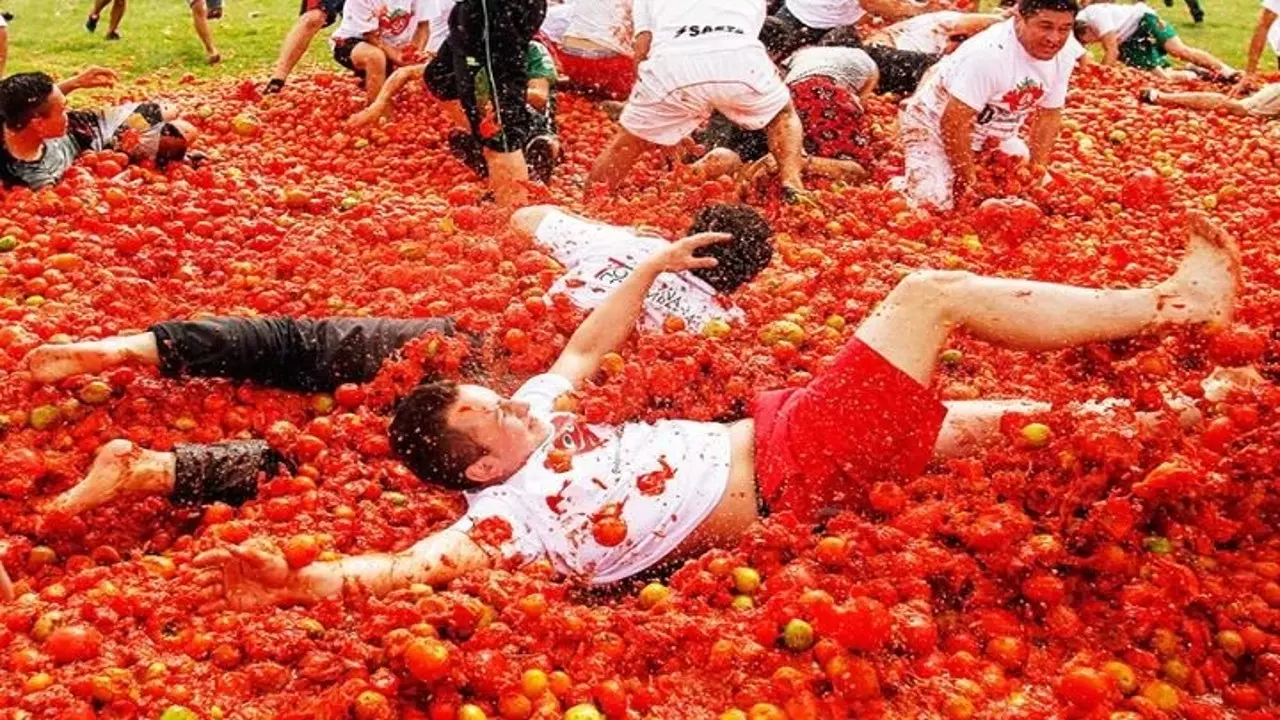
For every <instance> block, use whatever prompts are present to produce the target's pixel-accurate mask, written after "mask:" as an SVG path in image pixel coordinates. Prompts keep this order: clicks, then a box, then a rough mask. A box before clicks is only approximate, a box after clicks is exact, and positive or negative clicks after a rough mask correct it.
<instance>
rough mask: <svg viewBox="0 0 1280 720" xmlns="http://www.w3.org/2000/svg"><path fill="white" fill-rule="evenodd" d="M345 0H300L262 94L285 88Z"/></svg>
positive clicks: (335, 20)
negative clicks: (295, 15)
mask: <svg viewBox="0 0 1280 720" xmlns="http://www.w3.org/2000/svg"><path fill="white" fill-rule="evenodd" d="M344 1H345V0H302V7H301V8H300V9H299V10H298V19H297V21H295V22H294V23H293V27H291V28H289V34H288V35H285V36H284V44H283V45H281V46H280V56H279V57H278V58H276V65H275V68H274V69H273V70H272V71H271V79H270V80H268V81H267V86H266V87H265V88H263V92H264V93H266V94H267V95H274V94H276V93H278V92H280V91H281V90H283V89H284V83H285V80H288V79H289V73H291V72H293V68H294V67H295V66H297V64H298V61H299V60H301V59H302V56H303V55H306V54H307V48H309V47H311V41H312V40H314V39H315V37H316V35H318V34H319V33H320V31H321V30H323V29H324V28H327V27H329V26H330V25H333V24H334V23H335V22H337V21H338V17H339V16H341V15H342V6H343V3H344ZM119 2H124V0H119Z"/></svg>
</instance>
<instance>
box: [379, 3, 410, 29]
mask: <svg viewBox="0 0 1280 720" xmlns="http://www.w3.org/2000/svg"><path fill="white" fill-rule="evenodd" d="M411 20H413V13H411V12H409V11H408V10H401V9H398V8H397V9H395V10H388V9H387V7H386V6H385V5H384V6H382V9H381V10H379V11H378V30H379V31H380V32H382V33H383V34H384V35H392V36H395V35H400V34H401V33H403V32H404V31H405V30H408V29H409V22H410V21H411Z"/></svg>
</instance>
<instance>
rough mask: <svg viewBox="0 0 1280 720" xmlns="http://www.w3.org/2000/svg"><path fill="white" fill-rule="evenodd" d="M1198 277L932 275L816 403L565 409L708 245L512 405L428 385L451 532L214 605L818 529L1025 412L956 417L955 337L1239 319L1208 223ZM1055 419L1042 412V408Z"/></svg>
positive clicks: (1080, 336) (1004, 337)
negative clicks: (1123, 279) (741, 415)
mask: <svg viewBox="0 0 1280 720" xmlns="http://www.w3.org/2000/svg"><path fill="white" fill-rule="evenodd" d="M1189 235H1190V240H1189V242H1188V246H1187V252H1186V255H1185V257H1184V258H1183V260H1182V262H1181V264H1180V265H1179V267H1178V268H1177V270H1176V271H1175V272H1174V274H1173V275H1172V276H1170V277H1169V278H1167V279H1166V280H1165V281H1164V282H1162V283H1160V284H1158V285H1156V286H1155V287H1151V288H1146V289H1132V290H1101V289H1094V288H1084V287H1073V286H1066V285H1054V284H1048V283H1040V282H1032V281H1025V280H1007V279H1003V278H995V277H980V276H976V275H973V274H970V273H966V272H955V271H934V270H924V271H917V272H915V273H912V274H911V275H908V276H907V277H906V278H904V279H903V280H902V281H901V282H900V283H899V284H898V286H897V287H896V288H895V289H894V290H893V291H892V292H891V293H890V294H889V296H888V297H887V298H886V299H885V300H884V302H882V303H881V304H880V306H879V307H878V308H876V309H875V310H874V311H873V312H872V314H871V315H870V316H869V317H868V318H867V319H866V320H865V321H864V322H863V323H862V325H861V326H860V327H859V328H858V329H857V331H856V332H855V333H854V336H853V337H852V338H851V339H850V340H849V342H848V344H847V345H846V346H845V348H844V350H842V351H841V352H840V353H839V354H838V355H837V356H836V357H835V358H833V360H832V362H831V364H830V366H829V368H828V369H827V370H826V371H825V372H824V373H822V374H821V375H820V376H818V377H816V378H815V379H814V380H813V381H812V382H811V383H810V384H809V385H808V386H806V387H803V388H788V389H784V390H778V391H772V392H765V393H762V394H761V395H759V396H758V398H757V400H756V403H755V407H754V412H753V415H752V417H751V418H748V419H743V420H739V421H737V422H733V423H729V424H721V423H711V422H692V421H687V420H678V419H673V420H664V421H659V422H656V423H652V424H650V423H641V422H632V423H627V424H624V425H618V426H614V425H603V424H587V423H584V422H582V421H581V419H579V418H576V417H575V416H574V415H573V414H571V413H564V412H557V411H556V410H555V408H556V400H557V398H558V397H559V396H561V395H562V394H564V393H568V392H571V391H573V390H574V389H575V388H577V387H579V386H580V385H581V384H582V382H583V381H584V380H585V379H587V378H589V377H591V376H592V375H593V374H594V373H595V372H596V370H597V368H599V367H600V364H601V362H602V359H603V358H604V356H605V355H606V354H608V353H611V352H614V351H615V350H617V349H618V347H619V346H620V345H621V344H622V343H623V342H624V341H625V340H626V338H627V336H628V335H629V334H630V332H631V327H632V325H633V324H634V323H635V321H636V319H637V318H638V317H639V316H640V314H641V312H642V309H643V301H644V298H645V296H646V295H647V293H648V291H649V289H650V287H651V286H652V284H653V282H654V281H655V280H656V279H657V278H658V277H659V276H660V275H662V274H663V273H665V272H684V271H688V270H693V269H709V268H712V267H714V265H715V260H714V259H713V258H709V257H703V256H701V255H700V253H699V251H700V250H702V249H703V248H706V247H709V246H711V245H713V244H715V243H717V242H722V241H724V240H725V239H727V238H726V236H724V235H718V234H714V233H708V234H700V235H694V236H690V237H687V238H684V239H683V240H680V241H679V242H676V243H672V244H671V245H668V246H666V247H665V248H664V249H663V250H661V251H660V252H657V253H655V254H653V255H651V256H649V257H648V258H647V259H646V260H645V261H644V262H643V263H642V264H641V265H640V266H639V267H637V268H636V270H635V272H633V273H632V274H631V276H630V277H628V278H627V280H626V281H625V282H623V283H622V284H620V285H619V286H618V287H617V288H615V289H614V291H613V292H612V293H611V294H610V296H609V299H608V300H607V301H606V302H605V303H604V304H602V305H601V306H600V307H599V308H597V309H596V311H595V312H594V313H592V314H591V315H590V316H588V317H587V319H586V320H585V321H584V322H583V323H582V325H581V326H580V327H579V328H578V330H577V331H576V332H575V333H574V335H573V336H572V338H571V339H570V340H569V343H568V345H567V346H566V348H565V350H564V352H563V353H562V354H561V355H560V357H559V359H558V360H556V362H555V364H553V365H552V366H551V368H550V369H549V370H548V372H547V373H545V374H542V375H538V376H536V377H534V378H532V379H531V380H529V381H527V382H526V383H525V384H524V385H523V386H522V387H521V388H520V389H519V390H517V391H516V393H515V394H514V395H512V396H511V397H509V398H507V397H503V396H501V395H499V394H498V393H496V392H494V391H493V390H490V389H488V388H485V387H481V386H478V385H459V384H455V383H452V382H436V383H432V384H427V385H421V386H419V387H418V388H416V389H415V390H414V391H413V392H412V393H411V394H410V395H408V396H407V397H406V398H405V399H404V400H403V401H402V402H401V403H400V405H399V407H398V409H397V411H396V413H395V416H394V417H393V419H392V421H391V425H390V436H391V437H390V439H391V446H392V449H393V451H394V452H395V454H396V455H397V456H398V457H399V458H400V459H401V460H402V461H403V462H404V463H405V464H406V465H407V466H408V467H409V469H410V470H412V471H413V472H414V473H415V474H417V475H418V477H420V478H421V479H422V480H423V481H425V482H428V483H434V484H436V485H439V486H441V487H444V488H451V489H458V490H464V491H466V492H467V503H468V510H467V511H466V513H465V514H464V515H463V516H462V517H461V518H459V519H458V521H457V522H456V523H455V524H453V525H452V526H450V527H449V528H447V529H445V530H443V531H440V532H438V533H435V534H433V535H431V536H429V537H427V538H425V539H423V540H421V541H419V542H418V543H416V544H415V545H413V546H411V547H410V548H408V549H406V550H404V551H402V552H398V553H379V554H366V555H358V556H352V557H347V558H343V559H339V560H334V561H322V562H315V563H312V564H310V565H307V566H306V567H302V568H299V569H291V568H290V567H289V565H288V563H287V561H286V559H285V557H284V555H283V553H282V552H281V551H280V550H279V549H278V548H276V547H274V545H272V544H271V543H270V542H268V541H265V540H251V541H248V542H247V543H246V544H244V545H226V546H223V547H219V548H215V549H213V550H210V551H207V552H205V553H202V554H201V555H199V556H197V557H196V559H195V560H194V564H195V565H196V566H198V567H201V568H205V570H203V571H202V572H201V574H199V575H197V577H196V579H195V582H197V583H199V584H200V585H201V586H202V588H203V590H202V597H203V598H204V599H205V600H207V601H209V602H217V603H220V602H223V601H226V602H228V603H229V604H230V605H231V606H233V607H237V608H242V609H243V608H253V607H259V606H264V605H276V604H293V603H304V604H305V603H313V602H318V601H321V600H324V599H326V598H332V597H335V596H340V595H341V594H342V593H343V591H344V588H346V587H348V586H349V585H358V586H363V587H364V588H366V589H367V590H368V591H371V592H373V593H375V594H384V593H387V592H389V591H391V590H393V589H396V588H403V587H407V586H409V585H411V584H413V583H426V584H431V585H442V584H446V583H448V582H450V581H451V580H453V579H454V578H456V577H458V576H460V575H462V574H464V573H467V572H469V571H473V570H478V569H482V568H487V567H495V566H499V565H501V566H509V565H510V566H514V565H518V564H520V563H522V562H528V561H535V560H541V559H546V560H548V561H549V562H550V564H551V565H552V566H553V567H554V568H555V569H556V570H557V571H558V572H561V573H564V574H566V575H571V576H573V577H577V578H581V579H582V580H583V581H584V582H587V583H590V584H597V585H599V584H607V583H612V582H615V581H620V580H624V579H626V578H630V577H633V576H635V575H636V574H638V573H641V572H644V571H646V570H648V569H650V568H653V567H655V566H657V565H658V564H660V563H668V562H671V561H677V560H680V559H682V558H687V557H690V556H691V555H695V554H699V553H701V552H703V551H705V550H706V549H708V548H710V547H714V546H719V547H725V546H732V545H734V544H736V543H737V542H738V541H739V540H740V538H741V537H742V536H743V534H744V533H745V532H746V531H747V529H748V528H749V527H750V526H751V525H752V524H753V523H754V522H755V521H756V520H757V519H758V518H759V517H760V516H761V515H762V514H766V513H770V512H791V513H793V514H794V515H795V516H796V517H797V518H798V519H799V520H800V521H802V522H807V523H812V522H815V521H816V520H818V519H819V518H820V517H821V516H822V515H824V514H825V511H826V510H827V509H828V508H831V507H835V508H839V507H850V506H856V505H857V504H858V503H859V502H860V499H861V498H863V497H865V496H866V493H867V492H868V490H869V488H870V487H871V486H872V485H873V484H874V483H876V482H902V481H905V480H908V479H910V478H912V477H914V476H916V475H918V474H919V473H921V472H922V471H923V470H924V469H925V467H926V465H927V464H928V463H929V461H930V459H931V458H932V457H934V456H935V455H953V454H958V453H960V452H963V451H965V450H966V448H968V447H970V446H972V445H973V444H974V443H975V442H980V441H981V440H982V439H983V438H984V437H989V438H995V437H998V436H999V432H998V427H999V424H1000V418H1001V417H1002V416H1003V415H1004V414H1005V413H1008V412H1010V411H1012V412H1027V409H1026V408H1027V407H1028V406H1029V405H1035V404H1034V403H1028V402H1026V401H1021V402H1015V403H992V402H987V403H982V404H980V405H979V406H977V407H974V406H972V404H965V403H955V404H953V405H951V406H950V407H948V406H947V405H944V404H943V403H941V402H940V401H939V400H938V398H937V396H936V394H935V393H934V392H933V391H932V390H931V389H930V384H931V382H932V378H933V374H934V366H935V364H936V363H937V361H938V357H939V354H940V351H941V350H942V348H943V347H945V343H946V341H947V338H948V337H949V336H950V334H951V333H952V332H953V331H954V330H958V329H963V330H966V331H967V332H969V333H971V334H973V335H976V336H978V337H980V338H983V339H985V340H987V341H990V342H992V343H996V344H999V345H1003V346H1007V347H1013V348H1021V349H1026V350H1035V351H1045V350H1054V349H1061V348H1069V347H1073V346H1077V345H1081V344H1084V343H1093V342H1105V341H1109V340H1114V339H1119V338H1125V337H1130V336H1133V335H1137V334H1139V333H1144V332H1153V331H1158V330H1160V329H1162V328H1167V327H1170V326H1181V325H1192V324H1201V323H1211V324H1226V323H1229V322H1230V320H1231V316H1232V312H1233V308H1234V305H1235V296H1236V291H1237V286H1238V283H1239V270H1240V268H1239V253H1238V249H1237V248H1236V245H1235V242H1234V241H1233V240H1232V239H1231V238H1230V237H1228V236H1226V235H1225V234H1224V233H1223V232H1222V231H1221V230H1219V229H1218V228H1216V227H1215V226H1213V225H1212V224H1210V223H1209V221H1208V219H1207V218H1206V217H1205V216H1203V215H1193V216H1191V222H1190V233H1189ZM1041 409H1042V408H1041Z"/></svg>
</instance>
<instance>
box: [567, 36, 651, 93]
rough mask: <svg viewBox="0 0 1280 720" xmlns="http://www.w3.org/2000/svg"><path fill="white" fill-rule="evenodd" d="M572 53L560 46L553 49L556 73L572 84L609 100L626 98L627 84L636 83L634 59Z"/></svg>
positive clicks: (628, 89) (572, 51)
mask: <svg viewBox="0 0 1280 720" xmlns="http://www.w3.org/2000/svg"><path fill="white" fill-rule="evenodd" d="M574 52H576V51H575V50H572V49H570V50H566V49H565V48H562V47H556V50H555V55H556V62H557V63H558V64H559V65H560V72H562V73H564V74H565V75H567V76H568V78H569V79H570V80H571V81H573V84H574V85H575V86H577V87H579V88H581V89H582V90H585V91H587V92H590V93H593V94H595V95H599V96H601V97H605V98H608V99H610V100H626V99H627V97H628V96H629V95H631V86H632V85H635V84H636V65H635V60H632V59H631V58H629V57H627V56H626V55H609V56H605V57H587V56H584V55H575V54H573V53H574Z"/></svg>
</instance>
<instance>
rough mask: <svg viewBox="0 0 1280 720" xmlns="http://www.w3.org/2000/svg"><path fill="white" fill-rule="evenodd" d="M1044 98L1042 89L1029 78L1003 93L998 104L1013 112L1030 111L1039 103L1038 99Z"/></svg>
mask: <svg viewBox="0 0 1280 720" xmlns="http://www.w3.org/2000/svg"><path fill="white" fill-rule="evenodd" d="M1042 97H1044V88H1043V87H1041V86H1040V83H1037V82H1036V81H1035V80H1032V79H1031V78H1026V79H1025V80H1023V81H1022V82H1020V83H1018V86H1017V87H1016V88H1014V89H1012V90H1010V91H1009V92H1007V93H1005V94H1004V95H1003V96H1002V97H1001V98H1000V102H1002V103H1004V105H1005V107H1007V108H1009V110H1011V111H1013V112H1020V111H1022V110H1030V109H1031V108H1033V107H1035V106H1036V103H1038V102H1040V98H1042Z"/></svg>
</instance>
